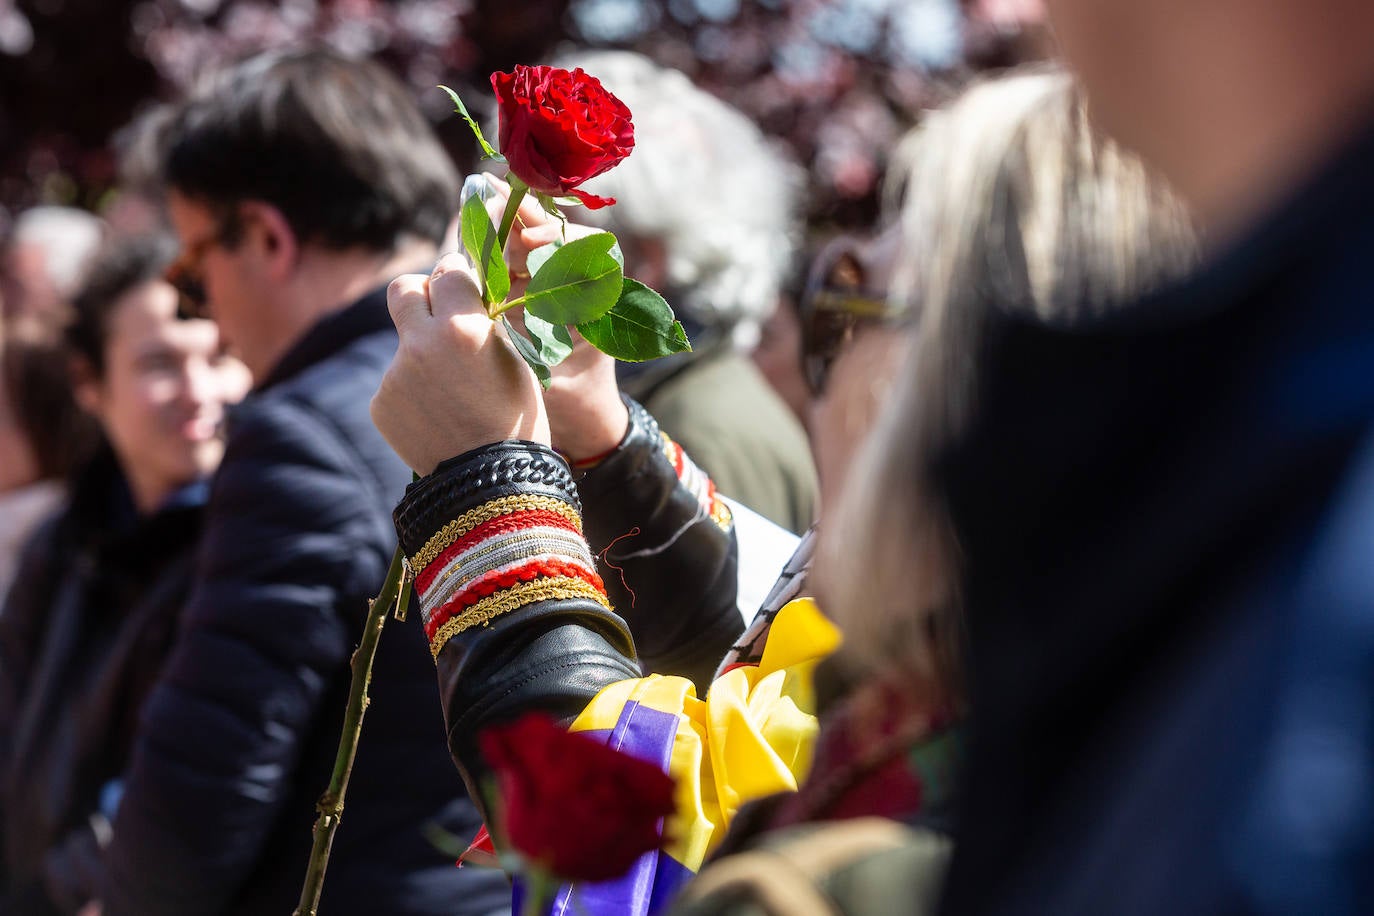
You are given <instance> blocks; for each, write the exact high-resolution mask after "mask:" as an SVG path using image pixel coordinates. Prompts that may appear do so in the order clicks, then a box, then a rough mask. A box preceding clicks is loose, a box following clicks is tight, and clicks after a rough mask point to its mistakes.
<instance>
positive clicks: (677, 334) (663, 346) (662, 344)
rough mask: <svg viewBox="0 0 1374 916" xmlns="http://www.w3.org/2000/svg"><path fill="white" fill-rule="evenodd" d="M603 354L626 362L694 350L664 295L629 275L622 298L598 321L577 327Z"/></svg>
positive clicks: (621, 292)
mask: <svg viewBox="0 0 1374 916" xmlns="http://www.w3.org/2000/svg"><path fill="white" fill-rule="evenodd" d="M577 330H579V331H581V332H582V336H583V337H585V338H587V340H588V342H590V343H591V345H592V346H594V347H596V348H597V349H598V350H600V351H601V352H602V353H606V354H609V355H611V356H614V357H615V358H616V359H620V360H624V361H626V362H643V361H644V360H646V359H656V358H658V357H660V356H669V355H671V354H673V353H681V352H683V351H686V350H690V349H692V345H691V343H689V342H688V340H687V332H686V331H684V330H683V329H682V325H681V323H679V322H678V321H677V319H676V318H674V317H673V310H672V309H671V308H669V306H668V303H667V302H665V301H664V299H663V297H662V296H660V295H659V294H658V293H656V292H654V291H653V290H651V289H649V287H647V286H645V285H644V284H643V283H640V282H639V281H638V280H631V279H630V278H629V277H626V278H625V279H624V281H623V284H622V286H621V290H620V298H619V299H618V300H617V301H616V304H615V305H613V306H611V309H610V311H608V312H607V313H606V314H604V315H602V316H601V317H600V318H597V319H596V320H595V321H588V322H583V323H582V324H579V325H578V326H577Z"/></svg>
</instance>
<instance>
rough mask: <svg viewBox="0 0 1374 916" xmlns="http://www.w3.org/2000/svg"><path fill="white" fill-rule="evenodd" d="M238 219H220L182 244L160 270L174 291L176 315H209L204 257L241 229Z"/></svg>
mask: <svg viewBox="0 0 1374 916" xmlns="http://www.w3.org/2000/svg"><path fill="white" fill-rule="evenodd" d="M242 229H243V227H242V224H241V222H240V221H239V220H238V219H235V218H228V219H224V220H222V221H221V222H220V223H219V225H218V226H217V227H216V228H215V231H214V232H212V233H210V234H209V235H207V236H205V237H204V238H201V239H197V240H196V241H194V242H192V243H191V244H189V245H184V246H182V249H181V253H180V254H179V255H177V259H176V260H175V261H173V262H172V263H171V265H170V266H169V267H168V268H167V270H166V271H165V272H164V273H163V275H162V276H163V279H164V280H166V281H167V282H168V283H170V284H171V286H172V288H173V289H175V290H176V291H177V317H178V318H209V317H210V309H209V304H208V302H207V298H206V295H205V256H206V255H207V254H209V253H210V249H211V248H214V247H215V246H216V245H223V244H226V243H227V242H229V241H230V240H231V239H232V238H236V237H237V236H238V234H239V233H240V232H242Z"/></svg>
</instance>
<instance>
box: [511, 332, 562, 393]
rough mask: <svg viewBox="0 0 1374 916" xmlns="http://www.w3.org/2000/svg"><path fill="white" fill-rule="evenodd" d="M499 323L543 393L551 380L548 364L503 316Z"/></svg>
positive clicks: (536, 349)
mask: <svg viewBox="0 0 1374 916" xmlns="http://www.w3.org/2000/svg"><path fill="white" fill-rule="evenodd" d="M501 323H502V324H503V325H505V326H506V333H507V334H508V335H509V336H510V342H511V343H512V344H513V345H514V346H515V352H516V353H519V354H520V358H521V359H523V360H524V361H525V362H527V363H529V367H530V368H531V369H533V370H534V374H535V377H537V378H538V379H539V384H540V386H541V387H543V388H544V390H545V391H547V390H548V388H549V382H551V381H552V380H553V373H551V372H550V371H549V366H548V363H546V362H544V360H542V359H541V358H540V357H539V349H538V348H537V347H536V346H535V345H534V344H532V343H530V341H529V338H527V337H526V336H525V335H524V334H521V333H520V332H519V331H517V330H516V329H515V327H514V326H513V325H512V324H511V323H510V320H509V319H508V318H506V316H505V315H502V316H501Z"/></svg>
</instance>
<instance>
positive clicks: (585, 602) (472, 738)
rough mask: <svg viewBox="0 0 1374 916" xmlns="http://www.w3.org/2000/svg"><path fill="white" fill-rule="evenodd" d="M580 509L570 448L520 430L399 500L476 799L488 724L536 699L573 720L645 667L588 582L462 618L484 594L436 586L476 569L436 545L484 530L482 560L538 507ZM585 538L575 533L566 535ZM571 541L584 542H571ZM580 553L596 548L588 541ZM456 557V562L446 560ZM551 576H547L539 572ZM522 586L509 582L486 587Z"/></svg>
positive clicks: (568, 515)
mask: <svg viewBox="0 0 1374 916" xmlns="http://www.w3.org/2000/svg"><path fill="white" fill-rule="evenodd" d="M549 507H553V508H552V509H550V508H549ZM579 510H580V504H579V500H578V496H577V490H576V487H575V486H574V484H573V479H572V473H571V471H570V470H569V469H568V466H567V464H566V463H565V462H564V461H563V459H562V458H560V457H559V456H558V455H557V454H556V453H554V452H553V451H552V450H551V449H548V448H546V447H544V446H541V445H538V444H536V443H532V442H519V441H514V440H512V441H508V442H500V443H496V444H493V445H488V446H484V447H483V448H479V449H475V450H473V451H471V452H467V453H466V454H464V455H461V456H459V457H458V458H454V459H450V460H449V461H446V462H444V463H443V464H441V465H440V466H439V467H438V469H436V471H435V472H434V473H433V474H431V475H429V476H428V477H425V478H422V479H421V480H419V481H417V482H416V483H414V484H412V485H411V486H410V488H409V489H408V490H407V492H406V496H405V498H404V499H403V500H402V501H401V504H400V505H399V506H398V507H397V508H396V513H395V521H396V532H397V536H398V538H399V540H400V543H401V546H402V548H403V549H404V550H405V552H406V555H407V557H408V558H409V562H410V564H411V568H412V570H414V571H415V572H416V574H417V579H416V593H417V598H418V599H419V600H418V603H419V605H420V611H421V615H422V619H423V621H424V625H425V630H426V634H427V635H428V636H429V637H430V640H431V649H432V651H434V652H435V665H436V666H437V669H438V676H439V692H440V696H441V699H442V702H443V709H444V721H445V723H446V725H447V729H448V742H449V750H450V752H451V753H452V755H453V759H454V762H455V763H456V764H457V765H458V770H459V772H460V773H461V774H462V776H463V780H464V781H465V782H466V783H467V786H468V791H469V793H470V794H471V796H472V797H473V798H474V799H479V800H484V798H485V793H484V791H483V789H484V787H485V785H486V784H487V782H488V780H487V778H486V768H485V766H484V764H483V762H482V759H481V755H480V754H479V752H478V736H479V735H480V734H481V732H482V731H484V730H485V729H486V728H487V727H489V726H491V725H493V724H496V723H499V722H503V721H508V720H510V719H514V718H516V717H518V716H520V715H521V714H523V713H525V712H530V711H542V712H547V713H550V714H551V715H553V716H555V717H556V718H558V719H560V720H563V721H567V722H571V721H572V719H573V718H575V717H576V716H577V714H578V713H579V712H581V711H582V708H583V707H584V706H586V704H587V703H588V702H589V701H590V700H591V698H592V697H594V696H595V695H596V694H597V692H598V691H600V690H601V688H603V687H605V686H606V685H608V684H612V683H614V682H616V681H620V680H624V679H626V678H633V677H638V676H639V667H638V665H637V664H636V662H635V649H634V642H633V640H632V638H631V636H630V631H629V628H628V627H627V626H626V625H625V621H624V620H623V619H621V618H620V617H619V616H618V615H616V614H615V612H614V611H612V610H611V608H610V606H609V602H607V601H605V600H604V598H603V599H602V600H596V597H595V594H594V592H592V591H587V590H585V589H584V590H581V591H580V592H579V590H578V589H576V588H567V589H563V590H559V589H557V588H554V589H553V591H554V593H555V594H554V596H553V597H549V598H545V599H543V600H533V601H531V602H530V603H526V604H519V605H518V606H515V607H512V608H510V609H509V610H507V611H505V612H504V613H500V614H497V615H495V616H494V617H490V618H489V619H486V620H484V621H481V622H476V621H477V619H478V618H477V617H469V618H468V619H472V620H474V621H475V622H474V623H473V624H472V625H470V626H465V625H464V624H465V620H464V615H473V614H477V615H479V616H484V615H482V611H483V607H482V605H481V604H480V602H479V603H478V604H475V605H472V606H469V607H466V608H464V609H463V610H461V611H455V610H454V608H453V607H451V606H449V605H445V604H444V603H442V601H441V600H440V599H439V598H436V597H435V595H440V596H442V593H443V589H444V588H445V586H446V584H447V581H448V580H450V579H461V578H462V577H464V576H467V575H470V574H471V570H472V566H471V565H468V566H466V567H464V566H463V565H462V563H463V557H462V556H459V557H456V558H455V557H454V556H453V555H452V553H451V552H450V553H443V552H440V551H439V550H438V547H440V546H442V547H444V548H453V549H457V548H462V547H463V546H464V539H467V540H469V541H470V540H472V539H474V538H477V539H481V538H485V540H484V541H483V540H479V541H478V542H477V543H475V544H472V545H471V550H469V551H468V552H467V554H466V556H467V557H469V558H471V559H470V560H469V563H480V561H481V554H482V553H483V552H484V551H486V552H490V551H491V550H492V548H493V546H499V545H497V543H496V542H497V541H498V540H499V539H500V538H502V537H503V536H505V535H509V534H511V533H512V531H513V530H515V529H518V528H520V526H522V525H523V526H524V530H525V531H527V532H529V533H530V534H529V536H530V538H534V537H535V534H534V532H535V531H536V526H537V522H538V518H536V517H535V516H536V515H539V514H543V515H548V514H550V513H552V514H554V515H557V516H558V517H559V518H564V519H567V520H569V523H570V525H571V526H573V527H575V526H576V525H578V524H580V513H579ZM446 533H447V535H446ZM516 533H518V531H517V532H516ZM566 533H567V534H569V535H572V534H573V533H572V532H571V531H569V532H566ZM455 538H456V539H457V540H456V541H455V542H454V543H452V544H448V543H445V542H446V541H452V540H454V539H455ZM580 539H581V535H580V534H576V535H575V536H573V537H571V540H569V539H565V542H568V543H570V542H571V541H578V540H580ZM583 543H584V545H585V542H583ZM532 550H534V551H535V552H534V553H528V555H527V556H526V557H524V559H525V560H526V561H527V565H530V566H532V567H538V565H539V562H540V561H539V557H541V556H546V555H547V553H548V552H547V551H539V549H538V548H537V547H536V548H532ZM570 552H571V553H576V550H575V546H574V549H573V550H572V551H570ZM582 555H583V558H584V561H585V560H586V559H589V557H587V554H586V551H585V549H584V550H583V551H582ZM450 563H452V564H456V568H453V569H449V568H446V567H447V565H448V564H450ZM507 565H509V564H507ZM583 565H587V564H586V563H585V562H584V564H583ZM431 567H434V568H431ZM445 573H446V574H447V575H444V574H445ZM427 574H428V576H431V577H433V579H428V578H427ZM555 581H556V580H555V579H554V577H552V576H542V577H539V578H537V579H535V580H534V582H533V584H539V583H540V582H547V583H551V584H552V583H555ZM516 594H517V592H516V590H515V589H514V588H509V589H505V590H502V591H500V592H496V593H494V594H493V595H489V596H488V597H489V598H494V599H496V600H500V598H501V597H502V596H504V595H516ZM457 598H458V600H462V599H463V595H461V594H460V595H458V596H457ZM449 614H451V615H452V616H448V617H446V616H445V615H449ZM445 620H448V621H451V622H452V623H453V624H456V625H463V628H462V629H460V630H457V631H456V632H453V633H452V634H451V635H446V634H445V632H444V631H443V630H442V629H441V627H442V623H443V621H445ZM484 814H485V812H484Z"/></svg>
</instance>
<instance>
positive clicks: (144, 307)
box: [77, 280, 249, 512]
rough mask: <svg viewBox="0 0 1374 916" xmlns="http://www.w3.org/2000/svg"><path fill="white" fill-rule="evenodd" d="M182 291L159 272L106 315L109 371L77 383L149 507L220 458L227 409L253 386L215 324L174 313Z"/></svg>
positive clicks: (137, 499) (139, 497) (210, 468)
mask: <svg viewBox="0 0 1374 916" xmlns="http://www.w3.org/2000/svg"><path fill="white" fill-rule="evenodd" d="M177 298H178V297H177V293H176V291H175V290H174V289H173V288H172V287H171V286H170V285H168V284H167V283H164V282H162V281H160V280H157V281H151V282H148V283H144V284H143V285H141V286H138V287H136V288H134V289H132V290H130V291H129V292H128V293H125V294H124V296H123V297H121V298H120V300H119V301H118V302H117V303H116V304H115V307H114V308H113V310H112V311H111V313H110V316H109V324H108V327H107V330H106V338H105V368H104V371H103V372H102V373H99V374H95V373H91V374H90V375H89V376H88V377H87V378H85V379H84V380H83V381H81V382H80V383H79V384H78V386H77V397H78V399H79V401H80V403H81V405H82V406H83V407H85V408H86V409H87V410H88V411H90V412H91V413H92V414H94V415H95V417H96V418H97V419H98V420H99V421H100V424H101V426H102V427H103V428H104V430H105V434H106V436H107V437H108V438H109V440H110V444H111V445H112V446H113V448H114V451H115V455H116V456H117V457H118V459H119V463H120V466H121V467H122V468H123V470H124V473H125V476H126V477H127V478H128V480H129V485H130V487H131V489H132V490H133V492H134V500H135V502H136V503H137V505H138V507H139V509H140V510H141V511H143V512H148V511H151V510H153V509H155V508H156V507H157V506H158V505H159V504H160V503H161V502H162V501H163V500H164V499H166V498H167V496H168V495H170V494H171V493H172V492H173V491H174V490H175V489H176V488H178V487H180V486H182V485H184V484H187V483H190V482H191V481H193V480H195V479H197V478H199V477H203V476H205V475H207V474H209V473H210V472H212V471H213V470H214V469H215V467H216V466H218V464H219V460H220V458H221V457H222V456H223V454H224V443H223V440H222V438H221V435H220V427H221V423H222V421H223V418H224V407H225V405H226V404H230V403H233V402H235V401H237V400H239V399H240V398H242V397H243V395H244V394H245V393H246V392H247V390H248V384H249V379H248V372H247V370H246V369H245V368H244V367H243V364H242V363H240V362H238V361H237V360H235V359H233V358H231V357H228V356H226V355H225V352H224V348H223V346H222V345H221V342H220V335H219V331H218V329H217V328H216V327H215V324H214V322H211V321H207V320H204V319H189V320H187V319H179V318H177V317H176V312H177Z"/></svg>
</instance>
